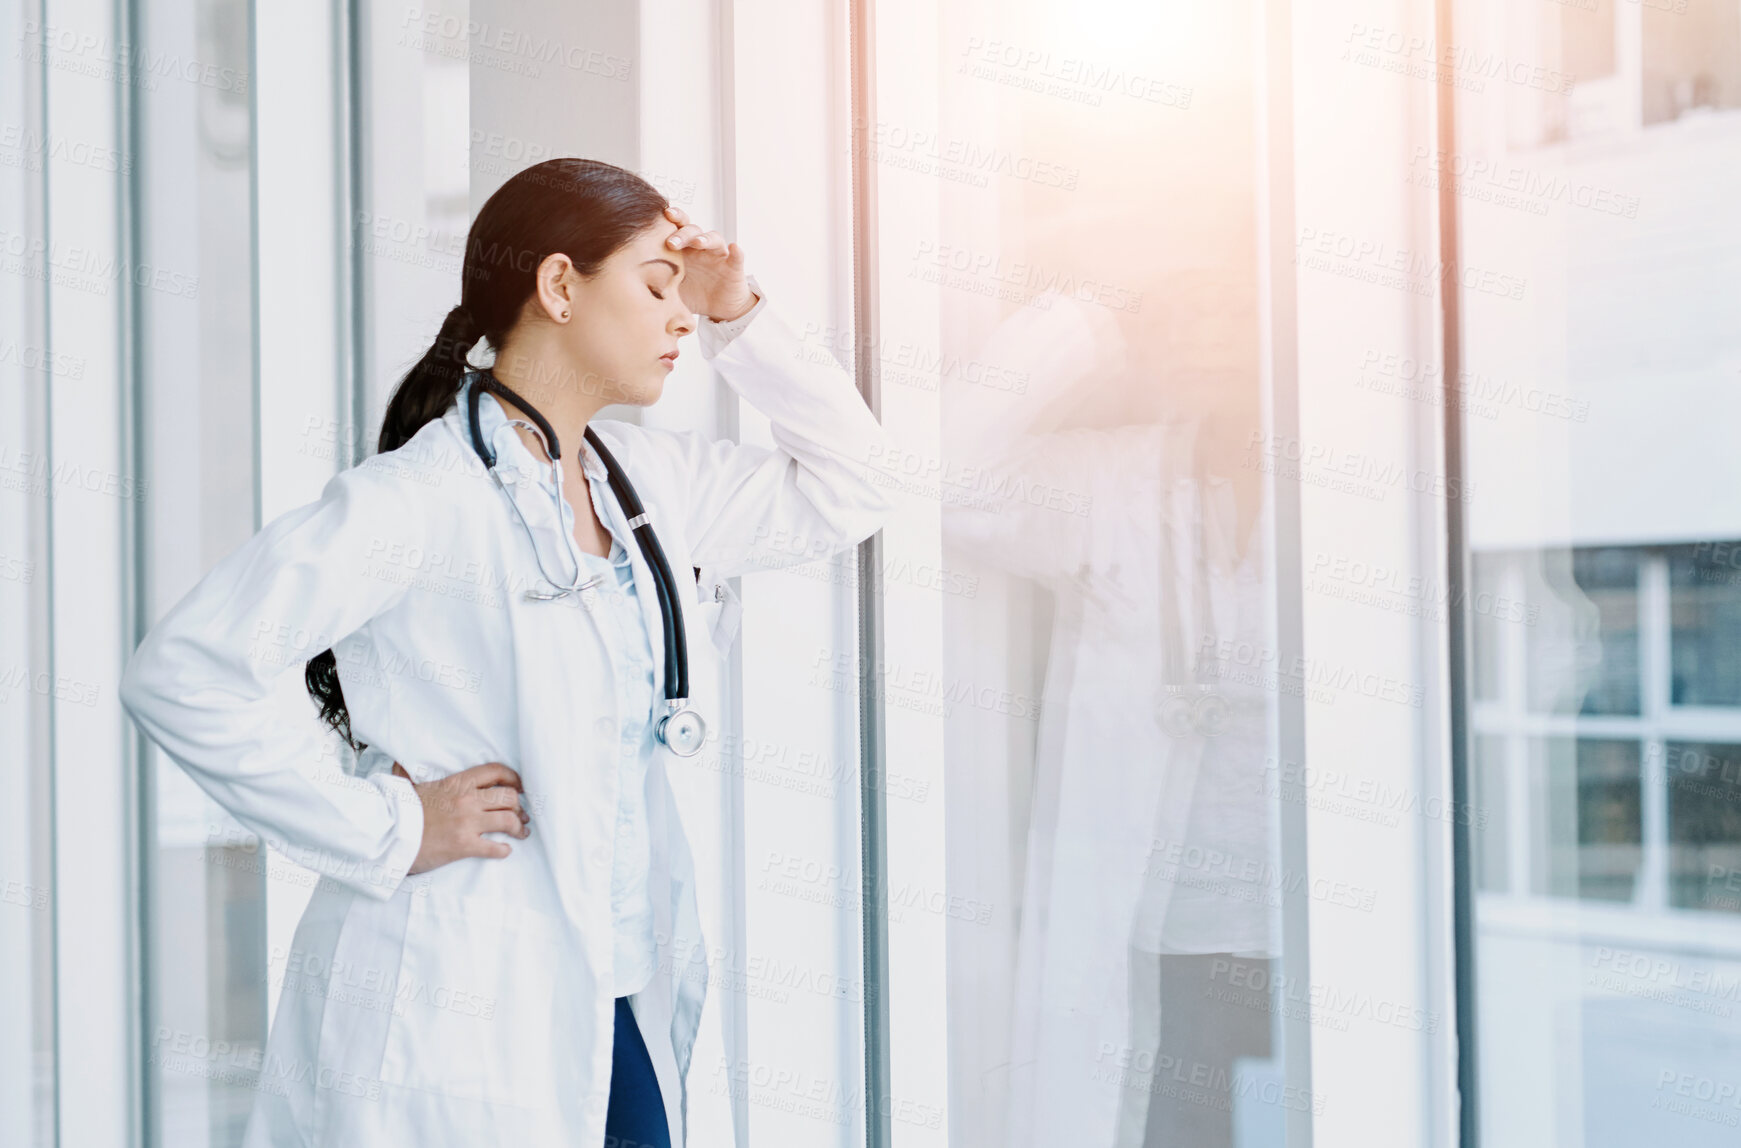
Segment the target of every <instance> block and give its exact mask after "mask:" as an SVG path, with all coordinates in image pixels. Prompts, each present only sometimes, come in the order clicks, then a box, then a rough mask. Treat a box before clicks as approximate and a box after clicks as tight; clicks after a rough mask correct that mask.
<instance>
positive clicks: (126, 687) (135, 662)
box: [115, 645, 153, 722]
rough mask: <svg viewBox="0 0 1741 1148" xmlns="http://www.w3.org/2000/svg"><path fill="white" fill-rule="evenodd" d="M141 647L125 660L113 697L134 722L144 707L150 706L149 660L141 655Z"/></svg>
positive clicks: (142, 648)
mask: <svg viewBox="0 0 1741 1148" xmlns="http://www.w3.org/2000/svg"><path fill="white" fill-rule="evenodd" d="M143 650H144V647H143V645H142V646H141V647H140V648H139V649H137V650H134V651H133V656H132V657H131V658H128V659H127V666H126V668H125V669H123V670H122V671H121V681H120V683H119V684H118V685H117V686H116V687H115V696H116V697H117V698H118V699H119V700H120V702H121V708H122V709H123V710H125V711H126V713H127V716H128V717H130V718H132V719H133V720H134V721H135V722H137V721H138V720H139V715H140V713H141V712H143V711H144V709H145V707H146V706H148V705H150V704H151V698H152V696H153V694H152V691H151V683H150V678H151V672H150V667H149V665H148V661H149V659H147V658H145V657H144V656H142V655H143Z"/></svg>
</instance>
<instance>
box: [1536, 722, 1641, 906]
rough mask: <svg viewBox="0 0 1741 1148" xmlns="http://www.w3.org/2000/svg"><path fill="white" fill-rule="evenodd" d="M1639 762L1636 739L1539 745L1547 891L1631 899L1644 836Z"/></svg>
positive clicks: (1543, 881)
mask: <svg viewBox="0 0 1741 1148" xmlns="http://www.w3.org/2000/svg"><path fill="white" fill-rule="evenodd" d="M1639 762H1640V756H1639V745H1638V743H1637V742H1635V741H1609V740H1597V739H1593V738H1579V739H1577V740H1575V741H1574V740H1572V739H1569V738H1550V739H1545V740H1543V741H1541V742H1539V743H1537V746H1536V768H1537V770H1538V771H1539V784H1540V785H1541V786H1542V789H1543V794H1542V797H1543V799H1544V800H1543V802H1542V807H1541V811H1540V817H1541V821H1542V824H1541V829H1542V833H1541V836H1540V838H1539V841H1540V848H1541V849H1542V852H1543V861H1544V865H1543V866H1542V869H1541V872H1540V878H1539V888H1540V889H1541V891H1542V892H1545V893H1549V894H1552V895H1554V896H1559V897H1581V898H1584V899H1586V900H1593V901H1630V900H1631V899H1632V896H1633V892H1634V886H1635V883H1636V881H1637V877H1638V865H1639V858H1640V846H1641V844H1642V841H1643V822H1642V821H1641V819H1640V809H1641V802H1640V796H1641V790H1640V788H1639V776H1640V770H1639Z"/></svg>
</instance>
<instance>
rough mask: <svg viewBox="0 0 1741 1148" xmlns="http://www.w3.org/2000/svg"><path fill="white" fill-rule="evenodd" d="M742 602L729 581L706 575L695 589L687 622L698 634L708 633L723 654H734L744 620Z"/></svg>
mask: <svg viewBox="0 0 1741 1148" xmlns="http://www.w3.org/2000/svg"><path fill="white" fill-rule="evenodd" d="M743 612H744V608H743V603H742V601H740V600H739V598H738V596H737V595H736V594H734V593H732V589H731V586H730V584H729V583H727V582H725V581H723V580H716V579H710V578H707V577H705V576H704V577H703V579H702V581H701V582H700V583H698V584H697V586H696V588H695V601H694V603H693V604H692V605H691V606H690V607H689V613H688V615H687V618H688V619H692V621H689V622H688V624H689V625H691V626H694V627H695V630H696V635H697V636H698V637H699V636H702V635H705V636H706V637H707V638H708V639H710V640H711V641H712V642H713V647H714V649H715V650H717V651H719V654H720V656H721V657H724V656H726V655H728V654H730V653H731V645H732V642H734V641H736V640H737V635H738V624H739V622H741V621H742V620H743Z"/></svg>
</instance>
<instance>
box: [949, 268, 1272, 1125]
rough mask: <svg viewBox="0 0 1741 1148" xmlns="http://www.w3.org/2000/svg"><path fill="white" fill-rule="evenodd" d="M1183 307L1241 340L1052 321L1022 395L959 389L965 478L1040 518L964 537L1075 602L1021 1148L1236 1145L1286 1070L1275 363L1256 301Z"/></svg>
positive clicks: (1016, 1068) (1061, 639)
mask: <svg viewBox="0 0 1741 1148" xmlns="http://www.w3.org/2000/svg"><path fill="white" fill-rule="evenodd" d="M1175 294H1176V295H1177V296H1178V297H1180V298H1193V297H1194V298H1198V299H1207V303H1206V304H1205V306H1206V307H1211V308H1214V309H1215V310H1216V314H1217V317H1218V318H1219V319H1220V320H1221V321H1222V324H1223V326H1222V327H1221V328H1218V330H1224V331H1226V332H1229V333H1230V336H1234V337H1228V338H1225V339H1221V340H1220V341H1216V340H1214V339H1212V340H1211V341H1210V345H1209V346H1208V347H1207V348H1201V347H1200V348H1197V353H1195V354H1194V355H1191V354H1180V353H1179V349H1178V348H1177V347H1176V346H1174V347H1170V348H1169V347H1167V346H1163V345H1161V344H1160V343H1159V342H1158V341H1157V340H1155V339H1153V338H1149V339H1145V340H1143V341H1140V342H1138V343H1137V344H1136V346H1135V347H1134V349H1132V350H1130V351H1128V352H1127V350H1126V348H1127V347H1128V346H1129V345H1130V343H1129V341H1128V340H1126V338H1125V337H1124V335H1123V334H1122V332H1121V331H1120V330H1119V329H1118V327H1117V324H1116V323H1115V321H1114V320H1113V319H1111V318H1110V316H1109V315H1108V314H1107V312H1105V311H1104V310H1102V309H1099V308H1096V307H1094V306H1092V305H1091V304H1086V303H1079V302H1077V301H1075V300H1071V299H1067V298H1054V299H1053V300H1052V302H1051V305H1050V306H1049V307H1040V306H1035V307H1031V308H1027V309H1024V310H1023V311H1022V312H1021V313H1019V314H1018V315H1017V316H1016V317H1015V318H1012V319H1011V320H1009V321H1007V322H1006V323H1005V324H1004V325H1003V327H1001V328H1000V329H999V330H998V331H997V332H996V333H995V334H994V336H993V338H992V339H991V340H990V341H989V342H988V344H987V345H986V347H985V348H984V349H983V351H982V353H981V357H982V358H983V359H984V360H985V361H988V362H997V363H1001V364H1008V365H1010V366H1012V367H1019V368H1021V369H1023V370H1026V371H1027V372H1028V375H1029V380H1030V383H1029V390H1028V393H1027V395H1026V396H1024V397H1023V398H1022V399H1020V400H1012V399H1011V398H1010V397H1009V396H1007V395H992V394H990V393H989V392H985V391H984V390H983V389H981V390H980V391H979V392H977V393H976V392H974V391H973V390H971V389H970V388H967V387H958V388H957V389H956V390H955V391H953V392H952V393H951V394H950V395H949V397H948V399H947V405H946V408H945V419H946V420H947V433H948V436H949V438H950V441H952V442H955V441H964V448H963V451H964V454H965V455H966V456H967V457H966V458H964V460H963V465H966V466H975V465H980V466H985V467H987V468H988V470H989V473H991V474H994V475H995V476H996V478H995V479H987V480H986V484H985V485H986V487H987V488H988V489H1005V490H1011V491H1023V492H1025V493H1026V497H1022V498H1014V497H1012V498H1010V499H1009V500H1007V501H1004V502H1001V503H999V504H997V505H993V506H990V507H987V506H984V505H973V506H959V507H950V508H949V509H948V512H947V514H946V517H945V530H946V540H947V541H948V542H949V543H951V544H952V545H956V546H960V547H963V548H964V549H966V550H967V551H968V552H969V553H971V554H973V555H974V556H976V557H978V558H980V559H981V560H983V561H985V562H987V563H988V564H990V565H993V566H996V567H999V568H1001V569H1004V570H1006V571H1008V572H1010V573H1012V574H1016V575H1020V576H1024V577H1028V578H1032V579H1034V580H1036V581H1038V582H1039V583H1040V584H1042V585H1043V586H1045V587H1047V588H1048V589H1050V590H1051V591H1052V594H1053V596H1054V614H1053V619H1054V621H1053V632H1052V636H1051V643H1050V653H1049V656H1048V662H1047V666H1046V673H1045V687H1044V693H1045V697H1046V699H1047V700H1046V705H1045V707H1044V709H1043V711H1042V716H1041V720H1040V726H1039V729H1038V731H1037V737H1038V746H1037V750H1036V765H1035V770H1036V777H1035V783H1034V795H1033V814H1032V820H1031V823H1030V825H1029V832H1028V849H1027V860H1026V874H1025V876H1024V878H1023V881H1022V894H1021V906H1022V914H1021V932H1020V937H1019V940H1018V953H1017V969H1016V983H1015V989H1014V1002H1013V1006H1014V1031H1013V1038H1012V1044H1013V1047H1012V1049H1011V1054H1010V1073H1011V1078H1010V1083H1009V1111H1008V1115H1007V1125H1006V1131H1007V1137H1008V1143H1009V1144H1011V1145H1023V1146H1026V1145H1030V1144H1032V1145H1040V1144H1049V1143H1058V1142H1064V1141H1068V1142H1071V1143H1079V1144H1093V1145H1113V1144H1117V1145H1131V1146H1135V1145H1143V1144H1145V1143H1146V1144H1151V1145H1160V1144H1167V1145H1173V1144H1188V1145H1191V1146H1192V1148H1214V1146H1215V1145H1218V1144H1227V1143H1230V1137H1231V1124H1230V1118H1229V1113H1228V1108H1229V1105H1230V1099H1231V1095H1232V1093H1233V1091H1234V1088H1233V1084H1232V1073H1233V1071H1234V1062H1235V1060H1236V1059H1237V1058H1239V1057H1244V1056H1254V1057H1258V1058H1262V1057H1264V1056H1267V1054H1268V1051H1269V1039H1268V1037H1269V1012H1268V1001H1267V997H1265V996H1264V995H1263V994H1259V995H1258V997H1257V998H1251V997H1250V994H1249V993H1247V992H1246V991H1245V990H1244V988H1243V987H1242V986H1243V985H1245V984H1248V983H1250V981H1251V980H1252V979H1253V976H1254V975H1255V976H1256V979H1258V980H1259V981H1264V980H1266V979H1267V961H1268V958H1270V957H1272V956H1273V955H1275V943H1274V937H1275V936H1276V931H1275V930H1274V929H1273V928H1272V921H1271V915H1272V906H1275V905H1276V904H1277V903H1278V899H1277V894H1276V889H1275V886H1276V877H1277V874H1276V871H1275V866H1274V864H1273V861H1272V856H1273V853H1272V849H1271V845H1270V834H1271V827H1272V824H1273V818H1272V817H1271V816H1270V814H1269V808H1268V807H1269V797H1268V795H1267V789H1266V786H1265V775H1264V762H1265V759H1266V752H1267V751H1266V747H1267V745H1268V744H1269V715H1270V712H1271V710H1272V708H1273V701H1274V682H1273V678H1272V677H1268V676H1266V675H1265V673H1264V667H1263V665H1262V664H1261V659H1260V658H1259V657H1258V656H1257V655H1256V651H1261V650H1262V649H1264V648H1265V646H1266V643H1265V641H1264V632H1265V617H1266V613H1265V603H1266V601H1267V599H1266V595H1265V593H1264V579H1263V555H1262V548H1261V546H1260V542H1261V538H1262V532H1261V525H1260V521H1259V518H1260V515H1259V506H1260V501H1261V499H1260V481H1261V478H1260V476H1259V475H1258V474H1257V473H1256V472H1255V471H1252V470H1250V469H1247V468H1244V467H1241V466H1240V465H1239V464H1240V462H1241V461H1242V460H1241V458H1240V455H1239V451H1240V450H1241V449H1242V448H1243V447H1244V446H1245V444H1246V443H1247V442H1248V441H1249V439H1248V438H1247V437H1246V436H1247V435H1248V434H1249V429H1250V428H1251V427H1252V426H1254V425H1255V424H1256V421H1257V419H1256V413H1255V406H1256V382H1255V380H1256V370H1255V349H1256V348H1255V339H1251V338H1247V339H1245V340H1244V341H1243V343H1242V342H1240V341H1239V340H1238V339H1237V337H1236V336H1237V334H1238V332H1239V331H1240V330H1241V329H1242V327H1241V324H1240V323H1238V322H1237V321H1235V320H1236V319H1237V317H1238V316H1239V315H1240V314H1242V313H1244V311H1242V309H1241V308H1242V306H1243V308H1244V310H1245V311H1249V310H1250V308H1251V304H1250V296H1242V295H1241V294H1240V292H1238V291H1237V290H1236V289H1234V290H1224V291H1219V292H1218V291H1216V290H1215V284H1214V282H1213V280H1210V281H1206V282H1203V283H1196V284H1189V285H1186V287H1185V288H1184V289H1181V290H1180V291H1178V292H1176V293H1175ZM1252 320H1253V321H1252V323H1251V325H1250V327H1251V329H1252V330H1255V316H1252ZM1180 360H1183V361H1185V362H1186V363H1187V366H1186V367H1185V368H1183V369H1182V368H1181V367H1180V366H1179V361H1180ZM1066 422H1068V423H1070V424H1072V425H1069V426H1063V425H1062V424H1064V423H1066ZM1036 492H1044V493H1046V494H1052V493H1054V492H1056V493H1057V494H1058V497H1057V498H1054V499H1051V500H1050V506H1048V500H1047V499H1044V498H1040V497H1037V494H1036ZM1066 495H1068V497H1066ZM1073 506H1079V507H1085V508H1086V509H1085V512H1082V513H1072V512H1067V510H1061V509H1059V508H1069V507H1073ZM1235 969H1238V970H1239V972H1240V976H1239V978H1238V979H1239V982H1240V984H1239V985H1229V984H1228V983H1227V982H1228V980H1229V977H1230V976H1231V975H1232V973H1233V970H1235ZM1218 989H1220V990H1222V991H1220V992H1218V991H1217V990H1218Z"/></svg>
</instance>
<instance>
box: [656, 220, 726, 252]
mask: <svg viewBox="0 0 1741 1148" xmlns="http://www.w3.org/2000/svg"><path fill="white" fill-rule="evenodd" d="M665 242H666V243H668V244H670V245H671V246H672V247H687V248H689V249H690V250H692V251H714V252H720V253H724V252H726V250H727V249H728V248H729V246H730V244H728V243H727V242H726V239H725V236H723V235H721V234H720V233H719V232H717V231H703V230H702V229H701V228H699V227H697V226H696V225H695V224H693V223H691V224H688V225H686V226H684V227H679V228H678V229H677V230H676V231H673V232H672V233H671V234H670V236H669V237H667V238H666V240H665Z"/></svg>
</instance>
